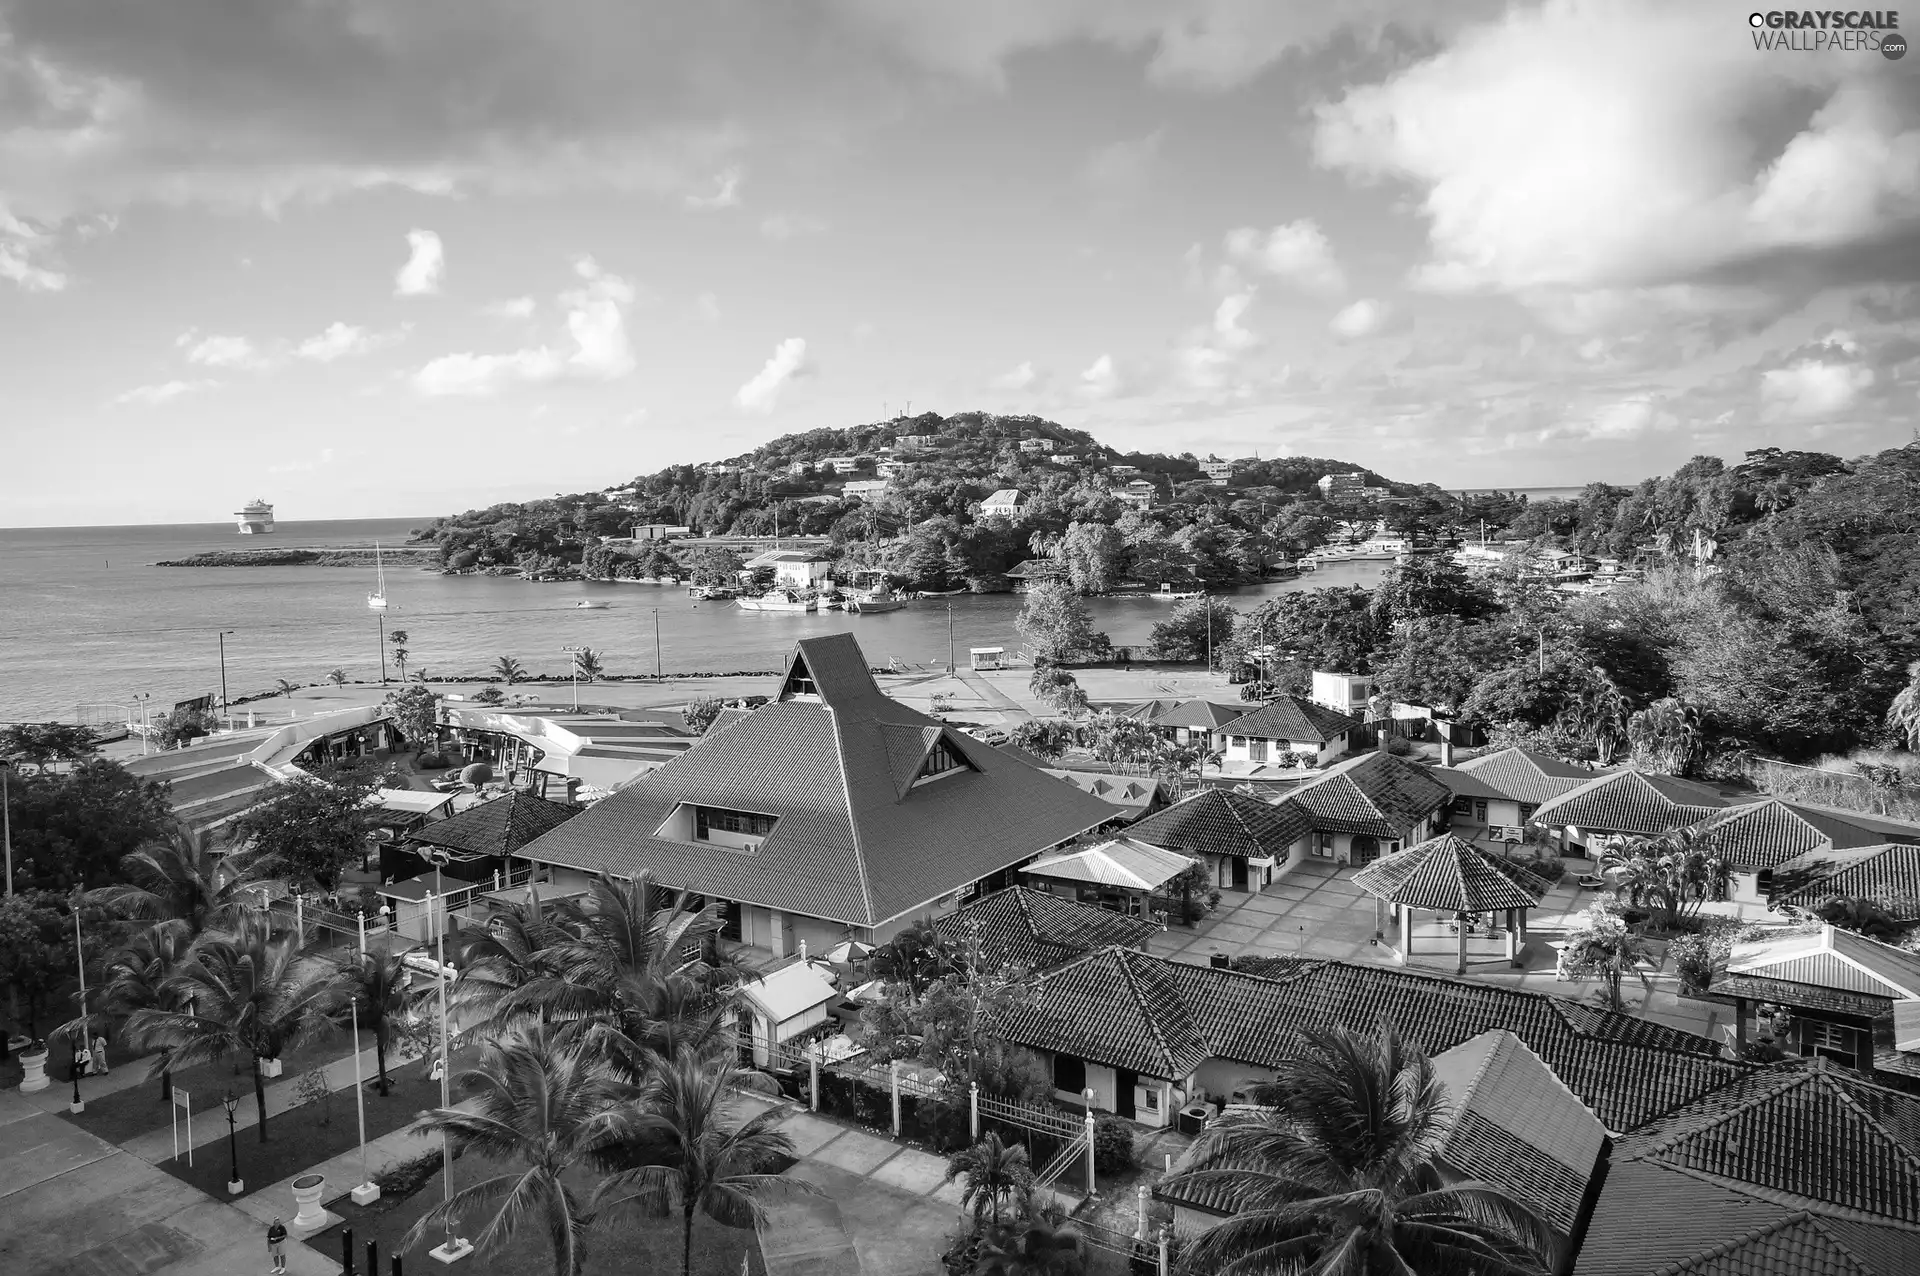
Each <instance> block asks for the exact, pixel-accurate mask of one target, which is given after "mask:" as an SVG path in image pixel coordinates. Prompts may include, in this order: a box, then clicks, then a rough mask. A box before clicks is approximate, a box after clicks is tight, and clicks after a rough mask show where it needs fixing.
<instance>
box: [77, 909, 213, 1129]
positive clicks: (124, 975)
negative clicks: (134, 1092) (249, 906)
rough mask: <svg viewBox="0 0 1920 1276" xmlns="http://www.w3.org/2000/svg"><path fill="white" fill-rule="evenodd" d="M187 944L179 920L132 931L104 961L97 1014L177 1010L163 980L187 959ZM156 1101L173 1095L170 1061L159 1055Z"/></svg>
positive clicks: (119, 1016)
mask: <svg viewBox="0 0 1920 1276" xmlns="http://www.w3.org/2000/svg"><path fill="white" fill-rule="evenodd" d="M190 943H191V937H190V936H189V934H188V930H187V925H186V924H185V923H183V922H181V921H179V920H177V919H176V920H170V921H159V922H154V923H153V924H151V925H149V926H145V927H142V928H141V929H140V930H138V931H136V932H135V933H134V934H133V935H132V936H131V937H130V938H129V939H128V940H127V942H126V943H124V944H122V945H121V946H120V947H119V948H117V949H115V950H114V952H113V953H112V954H111V955H110V956H109V957H108V958H107V964H106V969H105V970H104V971H103V972H102V974H103V975H104V982H103V983H102V984H101V987H100V992H99V995H98V997H99V999H98V1000H97V1001H96V1002H95V1003H94V1005H95V1007H96V1009H97V1012H98V1013H99V1014H103V1015H106V1016H108V1017H109V1018H111V1019H116V1020H125V1019H126V1018H128V1017H129V1016H131V1015H132V1014H133V1013H134V1012H135V1011H137V1010H146V1009H151V1008H163V1009H179V1008H181V1007H176V1006H175V1005H173V1002H172V998H173V996H174V992H173V990H171V989H170V988H169V987H168V983H167V981H168V980H169V979H170V978H172V976H173V973H174V972H175V971H176V970H178V969H179V968H180V965H181V963H182V962H184V961H185V960H186V959H187V952H188V948H189V945H190ZM159 1062H160V1101H161V1102H162V1103H164V1102H166V1101H167V1099H168V1097H169V1096H171V1095H172V1093H173V1068H172V1066H171V1065H172V1059H171V1058H170V1057H169V1055H168V1052H167V1051H165V1050H162V1051H161V1055H160V1060H159Z"/></svg>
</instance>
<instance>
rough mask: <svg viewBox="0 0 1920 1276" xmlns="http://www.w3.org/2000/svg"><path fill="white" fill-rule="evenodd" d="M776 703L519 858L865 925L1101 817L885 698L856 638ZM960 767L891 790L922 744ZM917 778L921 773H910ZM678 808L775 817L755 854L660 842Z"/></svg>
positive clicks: (800, 669) (801, 652)
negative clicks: (644, 875) (650, 877)
mask: <svg viewBox="0 0 1920 1276" xmlns="http://www.w3.org/2000/svg"><path fill="white" fill-rule="evenodd" d="M780 686H781V698H780V699H779V700H777V701H775V702H774V703H772V704H768V705H764V706H762V707H761V708H760V709H757V710H755V711H754V712H753V713H752V714H751V715H749V716H747V717H746V718H744V719H742V720H740V721H738V722H736V723H735V724H734V725H732V726H730V727H728V728H726V729H725V730H724V731H720V732H715V733H709V734H708V735H706V736H703V737H702V738H701V740H700V742H699V743H698V744H696V745H695V746H694V747H693V748H691V749H688V750H687V751H686V752H685V753H682V754H680V755H679V756H678V757H675V758H673V759H672V760H671V761H669V762H667V763H666V764H665V765H664V766H662V767H660V768H659V769H658V770H655V771H652V772H649V773H648V774H646V775H645V776H643V777H641V779H640V780H639V781H637V782H636V783H634V784H632V785H630V786H629V787H627V788H624V789H622V790H621V791H619V792H617V793H615V794H614V795H613V796H611V797H609V798H607V799H605V800H604V801H602V802H600V803H598V804H596V805H595V806H593V807H591V808H589V809H588V810H587V811H585V812H584V813H582V814H581V815H580V816H579V817H578V818H577V819H573V820H570V821H568V822H567V823H566V824H564V825H562V826H561V827H559V828H557V829H555V830H553V831H552V832H550V833H548V834H546V835H545V836H544V837H542V838H540V839H538V840H537V841H535V842H534V843H533V844H532V845H530V846H528V847H527V848H525V849H524V850H523V851H522V854H524V855H526V856H528V857H529V858H531V859H536V860H539V861H541V862H543V863H550V864H558V865H564V866H567V867H572V868H579V869H584V870H586V871H588V872H600V871H606V872H610V873H613V874H615V875H616V876H630V875H632V874H633V873H636V872H638V871H639V870H641V869H643V868H649V869H652V870H653V872H654V874H655V876H656V877H657V878H658V879H659V880H660V881H661V882H662V883H664V884H667V885H672V886H678V887H682V888H685V889H688V890H695V891H699V892H701V893H703V894H711V895H716V896H719V897H720V898H723V899H731V900H738V901H741V902H743V903H749V904H759V905H764V906H766V907H770V908H778V909H782V910H785V911H791V912H797V913H803V914H806V915H809V916H813V917H822V918H826V919H828V920H831V921H837V922H840V923H843V924H846V925H853V926H868V925H874V924H876V923H878V922H883V921H886V920H888V919H889V918H892V917H897V916H900V915H902V914H904V913H906V912H908V911H910V910H912V909H914V908H916V907H918V906H920V905H923V904H926V903H928V902H929V901H931V900H934V899H936V898H938V897H939V896H941V895H944V894H946V893H948V892H950V891H953V890H955V889H957V888H959V887H961V886H965V885H967V884H969V883H971V882H974V881H977V880H979V879H980V878H982V877H985V876H987V875H988V874H990V873H994V872H998V871H1000V870H1001V869H1004V868H1008V867H1011V866H1013V865H1015V864H1018V863H1021V862H1023V861H1024V860H1026V859H1029V858H1031V857H1032V856H1033V855H1034V854H1036V853H1038V852H1041V851H1044V850H1046V849H1047V848H1049V847H1051V846H1055V845H1058V844H1059V843H1061V842H1064V841H1067V840H1068V839H1070V838H1072V837H1074V836H1076V835H1078V834H1080V833H1083V832H1086V831H1087V830H1089V829H1092V828H1095V827H1097V826H1099V825H1100V824H1103V823H1105V822H1106V821H1107V820H1109V819H1111V818H1112V809H1111V808H1110V807H1109V806H1107V804H1105V803H1104V802H1101V801H1100V800H1098V799H1096V798H1093V797H1090V796H1088V795H1087V794H1085V793H1081V792H1078V791H1076V790H1075V789H1074V788H1072V787H1071V786H1069V785H1065V784H1061V783H1059V782H1058V781H1057V780H1055V779H1053V778H1052V777H1050V776H1048V775H1046V774H1044V773H1043V772H1040V771H1037V770H1035V769H1034V768H1032V767H1030V766H1027V765H1026V764H1025V763H1023V762H1021V761H1019V760H1018V759H1016V758H1014V757H1011V756H1009V755H1007V754H1005V753H1002V752H1000V751H999V750H997V749H994V748H992V747H991V746H988V745H985V744H982V743H980V742H979V741H977V740H973V739H970V738H969V737H967V736H964V735H962V734H960V733H959V732H956V731H953V730H950V729H947V728H945V727H944V726H943V725H942V724H941V723H939V722H937V721H935V720H934V719H932V718H929V717H927V716H926V715H925V714H922V713H919V712H917V711H915V710H913V709H911V708H908V707H907V706H905V705H902V704H900V703H898V702H897V701H894V700H891V699H889V698H887V697H886V696H885V695H884V694H882V693H881V691H880V689H879V687H878V686H877V685H876V684H875V683H874V681H873V675H872V674H871V673H869V672H868V670H867V665H866V661H865V658H864V657H863V656H862V654H861V651H860V647H859V644H858V643H857V642H855V640H854V638H853V636H852V635H851V634H845V633H841V634H829V635H825V636H822V637H818V638H807V639H802V640H801V641H800V643H799V644H798V645H797V647H796V649H795V651H794V655H793V658H792V660H791V662H790V664H789V667H788V671H787V674H786V676H785V677H784V678H783V679H782V681H781V683H780ZM929 732H937V733H938V737H937V738H938V740H939V742H940V743H942V744H944V746H945V747H946V748H948V749H950V750H952V751H953V752H954V753H955V754H956V755H957V756H959V757H961V758H964V759H965V760H966V763H967V769H965V770H962V771H959V772H956V773H953V774H950V775H947V776H945V777H944V778H941V779H938V780H933V781H931V782H928V783H924V784H917V785H916V784H913V783H911V780H910V779H909V781H908V783H907V786H906V787H905V788H904V789H903V788H902V787H901V776H902V774H903V773H904V772H903V770H902V768H903V767H904V766H905V765H906V764H905V763H904V762H903V761H902V760H901V759H902V758H904V757H908V756H910V755H911V754H913V753H914V752H915V751H916V750H919V751H920V757H921V758H924V757H925V752H924V750H920V744H921V742H924V741H927V740H929V739H933V738H934V737H933V736H931V735H929V734H928V733H929ZM915 765H916V766H917V765H918V759H916V760H915ZM682 804H691V805H702V806H712V807H719V808H724V809H728V810H737V811H749V812H755V813H759V814H765V815H772V816H775V817H776V822H775V824H774V826H773V828H772V829H771V830H770V831H769V832H768V833H767V835H766V836H765V838H764V839H763V840H762V841H761V842H760V844H759V845H758V846H757V847H755V848H753V849H751V850H736V849H731V848H728V847H724V846H721V845H718V844H715V843H711V842H702V841H683V840H680V839H678V838H675V837H670V836H665V835H664V826H665V825H666V824H667V823H668V820H669V817H670V816H672V815H673V814H674V812H675V811H676V809H677V808H678V807H679V806H681V805H682Z"/></svg>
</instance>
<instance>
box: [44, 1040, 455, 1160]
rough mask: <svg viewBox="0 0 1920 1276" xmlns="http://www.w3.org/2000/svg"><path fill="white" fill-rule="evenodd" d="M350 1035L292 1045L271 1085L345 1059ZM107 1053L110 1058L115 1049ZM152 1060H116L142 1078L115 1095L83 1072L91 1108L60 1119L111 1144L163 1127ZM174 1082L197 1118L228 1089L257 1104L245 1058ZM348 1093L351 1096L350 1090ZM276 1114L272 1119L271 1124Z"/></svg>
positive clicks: (50, 1067)
mask: <svg viewBox="0 0 1920 1276" xmlns="http://www.w3.org/2000/svg"><path fill="white" fill-rule="evenodd" d="M347 1036H348V1034H347V1033H345V1032H341V1033H339V1034H337V1035H335V1036H333V1037H330V1038H328V1039H327V1040H325V1041H316V1042H313V1043H311V1044H309V1045H305V1046H302V1047H301V1048H300V1049H298V1050H289V1051H288V1052H287V1053H286V1054H285V1055H283V1056H282V1057H281V1061H280V1062H281V1069H282V1070H281V1073H280V1076H279V1077H278V1078H274V1079H270V1080H268V1082H267V1086H268V1087H269V1088H272V1087H273V1086H275V1085H280V1084H283V1083H287V1082H294V1081H297V1080H298V1079H299V1077H300V1076H301V1074H302V1073H305V1072H307V1071H309V1070H311V1069H313V1068H317V1067H320V1066H322V1065H323V1064H328V1063H332V1062H333V1061H334V1060H336V1059H345V1058H347V1057H348V1056H349V1055H350V1054H351V1053H352V1050H351V1047H350V1045H349V1043H348V1040H347ZM360 1040H361V1042H362V1048H365V1047H367V1046H371V1045H372V1044H373V1034H372V1033H368V1032H363V1033H361V1034H360ZM108 1057H109V1058H111V1057H112V1055H111V1053H110V1054H109V1056H108ZM150 1062H151V1060H150V1058H148V1059H139V1060H134V1061H130V1062H127V1063H116V1064H114V1068H113V1072H112V1074H111V1075H112V1076H114V1077H119V1076H123V1075H129V1074H130V1075H135V1076H138V1077H140V1078H141V1080H140V1083H139V1084H138V1085H133V1086H128V1087H127V1088H125V1089H122V1090H116V1091H114V1092H112V1093H111V1094H99V1095H96V1094H95V1093H94V1088H95V1086H97V1085H98V1082H97V1081H95V1082H92V1083H89V1081H88V1079H87V1078H86V1077H81V1078H80V1097H81V1098H83V1099H85V1100H86V1101H87V1110H86V1111H85V1112H82V1113H81V1114H80V1115H78V1116H73V1115H71V1114H68V1113H62V1114H61V1116H62V1119H64V1120H68V1121H71V1122H73V1123H74V1124H75V1125H77V1126H79V1127H80V1128H81V1129H83V1130H85V1131H87V1132H88V1133H89V1134H95V1135H98V1136H99V1137H101V1138H103V1139H105V1140H106V1141H107V1142H109V1143H125V1142H127V1141H128V1140H129V1139H133V1138H136V1137H138V1136H140V1135H142V1134H146V1133H147V1132H148V1131H150V1130H164V1129H165V1128H166V1127H167V1124H168V1123H169V1121H171V1120H172V1110H171V1109H170V1108H169V1106H168V1104H167V1101H166V1099H165V1098H164V1097H163V1096H162V1094H161V1092H160V1078H159V1077H148V1076H147V1075H146V1071H147V1068H148V1066H149V1064H150ZM425 1067H426V1065H425V1064H424V1063H419V1062H415V1063H411V1064H409V1065H408V1067H407V1069H406V1070H407V1071H409V1072H415V1073H417V1072H420V1071H422V1070H423V1069H424V1068H425ZM123 1068H124V1069H126V1070H127V1071H126V1072H125V1073H123V1072H122V1071H121V1070H122V1069H123ZM399 1072H400V1070H399V1069H396V1068H394V1067H393V1066H392V1062H391V1060H389V1062H388V1067H387V1075H388V1076H389V1077H397V1076H398V1075H399ZM47 1075H48V1076H50V1077H52V1078H53V1079H54V1083H55V1084H56V1085H70V1084H71V1083H70V1082H68V1081H67V1074H66V1071H65V1070H64V1068H57V1067H56V1066H55V1065H54V1062H53V1060H52V1059H49V1060H48V1063H47ZM173 1084H174V1085H175V1086H176V1087H178V1088H180V1089H183V1090H185V1091H186V1092H187V1093H188V1094H189V1095H190V1096H191V1097H192V1101H193V1112H194V1116H195V1118H196V1119H198V1118H199V1117H200V1116H201V1114H202V1113H203V1112H204V1113H206V1114H207V1115H208V1116H209V1118H210V1117H211V1116H212V1115H213V1114H216V1113H219V1112H220V1095H221V1094H222V1093H223V1092H224V1091H227V1090H232V1091H233V1092H234V1094H236V1095H238V1096H239V1098H240V1101H241V1102H242V1103H243V1104H245V1105H246V1108H247V1110H248V1111H252V1110H253V1109H254V1102H253V1069H252V1067H251V1066H250V1065H248V1064H246V1063H244V1062H243V1063H242V1065H241V1068H240V1071H239V1072H237V1073H236V1072H235V1071H234V1070H233V1067H232V1065H231V1064H228V1063H226V1062H224V1061H222V1062H220V1063H210V1064H205V1065H203V1066H201V1067H198V1068H189V1069H188V1070H186V1071H185V1072H176V1073H174V1074H173ZM348 1098H352V1096H351V1095H349V1096H348ZM268 1105H269V1106H268V1111H272V1106H271V1105H272V1100H271V1099H269V1100H268ZM225 1119H226V1118H225V1115H224V1114H221V1120H222V1121H224V1120H225ZM273 1119H274V1118H269V1119H268V1123H269V1125H271V1123H272V1121H273ZM249 1137H255V1138H257V1137H258V1136H255V1135H251V1134H250V1135H249Z"/></svg>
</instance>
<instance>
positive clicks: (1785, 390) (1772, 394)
mask: <svg viewBox="0 0 1920 1276" xmlns="http://www.w3.org/2000/svg"><path fill="white" fill-rule="evenodd" d="M1873 382H1874V375H1873V369H1872V368H1869V367H1866V366H1864V365H1862V364H1858V363H1849V362H1845V361H1828V360H1825V359H1801V360H1799V361H1798V362H1796V363H1792V364H1789V365H1788V366H1786V367H1784V368H1769V369H1767V371H1765V372H1764V373H1762V374H1761V375H1760V399H1761V402H1762V404H1763V405H1764V407H1765V410H1766V413H1767V416H1768V417H1769V418H1770V419H1779V418H1786V419H1789V420H1796V421H1809V420H1821V419H1824V418H1827V417H1832V416H1836V415H1838V414H1840V413H1843V412H1845V411H1847V410H1848V409H1849V408H1852V407H1853V406H1854V404H1855V403H1857V402H1858V401H1859V398H1860V396H1861V394H1862V393H1863V392H1865V391H1866V390H1867V389H1868V388H1870V387H1871V386H1872V385H1873Z"/></svg>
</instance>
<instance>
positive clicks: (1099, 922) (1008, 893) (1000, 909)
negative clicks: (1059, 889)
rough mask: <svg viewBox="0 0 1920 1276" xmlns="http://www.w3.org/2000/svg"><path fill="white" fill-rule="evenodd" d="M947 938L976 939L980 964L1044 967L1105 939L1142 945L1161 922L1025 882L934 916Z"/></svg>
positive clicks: (957, 940) (1104, 942) (1102, 943)
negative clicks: (1064, 897) (1111, 909)
mask: <svg viewBox="0 0 1920 1276" xmlns="http://www.w3.org/2000/svg"><path fill="white" fill-rule="evenodd" d="M933 927H934V929H935V930H936V931H938V932H939V933H940V934H941V935H942V936H943V937H945V938H946V939H947V940H948V941H949V942H950V943H954V944H960V945H965V944H967V943H969V942H977V943H978V944H979V945H980V959H981V961H982V963H983V964H985V965H987V966H990V967H994V968H1001V967H1005V966H1024V967H1026V968H1027V969H1028V970H1036V971H1037V970H1049V969H1052V968H1053V967H1054V966H1057V965H1059V964H1060V963H1061V962H1063V961H1069V960H1071V959H1073V958H1075V957H1078V956H1081V955H1082V954H1084V953H1085V952H1087V951H1088V950H1089V949H1093V948H1101V947H1104V946H1106V945H1108V944H1121V945H1125V946H1127V947H1130V948H1138V947H1143V946H1144V945H1145V944H1146V943H1147V942H1148V941H1149V940H1151V939H1152V938H1153V936H1155V935H1157V934H1159V933H1160V927H1159V926H1157V925H1155V924H1154V923H1153V922H1150V921H1148V920H1146V919H1145V918H1144V917H1125V916H1122V915H1121V914H1119V913H1115V912H1109V911H1108V910H1107V909H1104V908H1095V907H1093V906H1092V905H1089V904H1080V903H1076V902H1074V901H1073V900H1070V899H1062V898H1061V897H1060V896H1058V895H1055V894H1052V893H1051V892H1048V891H1042V890H1035V889H1034V888H1032V887H1030V886H1009V887H1007V888H1006V889H1005V890H999V891H995V892H994V893H993V894H991V895H988V896H986V897H985V898H983V899H979V900H976V901H974V902H973V903H970V904H968V905H966V906H965V907H963V908H959V909H956V910H955V911H953V912H951V913H948V914H946V915H945V916H943V917H936V918H934V919H933Z"/></svg>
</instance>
